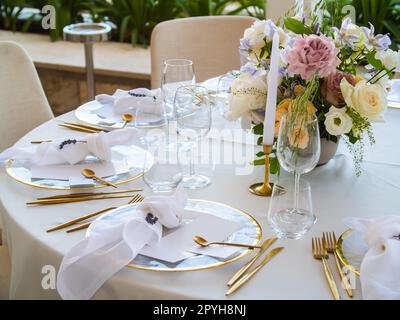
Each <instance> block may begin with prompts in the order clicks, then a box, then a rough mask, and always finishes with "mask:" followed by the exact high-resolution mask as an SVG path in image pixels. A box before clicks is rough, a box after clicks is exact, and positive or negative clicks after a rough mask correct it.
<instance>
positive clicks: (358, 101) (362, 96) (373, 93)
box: [340, 78, 387, 121]
mask: <svg viewBox="0 0 400 320" xmlns="http://www.w3.org/2000/svg"><path fill="white" fill-rule="evenodd" d="M340 88H341V90H342V94H343V97H344V100H345V101H346V104H347V106H348V107H351V108H354V109H355V110H356V111H357V112H358V113H360V114H361V115H362V116H364V117H366V118H367V119H368V120H369V121H382V120H383V117H382V112H383V111H384V110H385V109H386V108H387V97H386V90H385V89H384V88H383V87H382V86H381V85H380V84H368V83H367V81H365V80H362V81H360V82H358V83H357V84H356V86H355V87H353V86H352V85H351V84H350V83H349V82H348V81H347V80H346V79H345V78H344V79H343V80H342V82H341V83H340Z"/></svg>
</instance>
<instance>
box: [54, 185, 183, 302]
mask: <svg viewBox="0 0 400 320" xmlns="http://www.w3.org/2000/svg"><path fill="white" fill-rule="evenodd" d="M186 202H187V196H186V192H185V189H184V188H183V187H179V188H178V189H177V190H176V192H175V194H174V195H172V196H161V195H156V196H150V197H148V198H146V199H145V200H144V201H143V202H142V203H141V204H140V205H139V206H138V207H137V208H136V209H132V214H131V215H128V216H126V217H124V218H122V219H121V220H111V221H110V220H99V221H95V222H94V223H93V224H92V225H91V230H90V233H89V235H87V236H86V237H85V239H83V240H82V241H81V242H79V243H78V244H77V245H76V246H74V247H73V248H72V249H71V250H70V251H69V252H68V253H67V254H66V255H65V257H64V259H63V260H62V262H61V266H60V270H59V273H58V277H57V290H58V292H59V294H60V295H61V297H62V298H63V299H90V298H91V297H92V296H93V294H94V293H95V292H96V291H97V290H98V289H99V288H100V287H101V286H102V284H103V283H104V282H105V281H106V280H107V279H108V278H110V277H111V276H113V275H114V274H115V273H116V272H118V271H119V270H120V269H121V268H123V267H125V266H126V265H127V264H128V263H129V262H131V261H132V259H134V258H135V257H136V255H137V254H138V253H139V252H140V251H141V250H142V249H143V248H144V246H145V245H150V246H152V245H154V244H156V243H157V242H158V241H159V240H160V239H161V237H162V229H163V226H164V227H166V228H175V227H178V226H179V224H180V223H181V219H182V215H183V209H184V207H185V205H186ZM99 266H101V267H100V268H99Z"/></svg>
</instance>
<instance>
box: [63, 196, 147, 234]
mask: <svg viewBox="0 0 400 320" xmlns="http://www.w3.org/2000/svg"><path fill="white" fill-rule="evenodd" d="M143 199H144V197H143V196H142V195H139V197H138V198H136V199H135V200H134V199H132V200H131V201H129V203H128V204H133V203H138V202H142V201H143ZM114 209H115V208H114ZM92 222H93V221H89V222H86V223H83V224H80V225H79V226H77V227H75V228H71V229H68V230H67V233H71V232H75V231H79V230H82V229H86V228H88V227H89V226H90V225H91V224H92Z"/></svg>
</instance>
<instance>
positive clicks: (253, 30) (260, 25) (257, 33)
mask: <svg viewBox="0 0 400 320" xmlns="http://www.w3.org/2000/svg"><path fill="white" fill-rule="evenodd" d="M264 28H265V21H264V20H262V21H256V22H254V23H253V25H252V26H251V27H250V28H248V29H246V30H245V31H244V38H245V39H249V40H250V45H251V46H252V47H254V49H256V48H260V49H261V48H262V47H263V46H264V45H265V42H264V37H265V34H264Z"/></svg>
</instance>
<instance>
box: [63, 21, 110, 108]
mask: <svg viewBox="0 0 400 320" xmlns="http://www.w3.org/2000/svg"><path fill="white" fill-rule="evenodd" d="M63 32H64V40H66V41H71V42H80V43H83V45H84V48H85V65H86V85H87V99H88V100H89V101H91V100H94V98H95V94H96V85H95V82H94V63H93V44H94V43H95V42H102V41H108V40H109V38H110V36H111V27H110V26H109V25H107V24H105V23H92V22H85V23H77V24H71V25H69V26H66V27H64V29H63Z"/></svg>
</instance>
